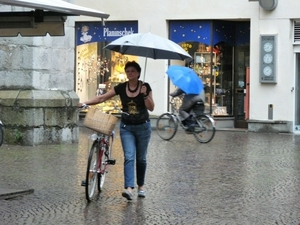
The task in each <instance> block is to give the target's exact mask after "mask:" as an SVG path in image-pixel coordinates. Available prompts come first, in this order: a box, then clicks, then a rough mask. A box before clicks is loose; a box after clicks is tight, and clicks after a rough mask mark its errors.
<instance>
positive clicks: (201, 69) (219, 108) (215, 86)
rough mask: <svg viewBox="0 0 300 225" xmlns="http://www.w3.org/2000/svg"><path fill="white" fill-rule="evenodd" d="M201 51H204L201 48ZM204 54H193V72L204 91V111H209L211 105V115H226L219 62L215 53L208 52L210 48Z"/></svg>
mask: <svg viewBox="0 0 300 225" xmlns="http://www.w3.org/2000/svg"><path fill="white" fill-rule="evenodd" d="M201 50H204V48H203V47H202V48H201ZM205 50H206V51H204V52H195V53H194V70H195V72H196V73H197V74H198V76H199V77H200V79H201V80H202V82H203V84H204V90H205V111H206V112H209V111H210V104H211V105H212V114H213V115H228V114H227V109H226V106H223V98H224V95H225V93H226V91H225V90H224V89H222V84H221V79H219V75H220V62H219V60H218V57H217V54H216V52H212V53H211V52H210V50H211V49H210V47H206V48H205Z"/></svg>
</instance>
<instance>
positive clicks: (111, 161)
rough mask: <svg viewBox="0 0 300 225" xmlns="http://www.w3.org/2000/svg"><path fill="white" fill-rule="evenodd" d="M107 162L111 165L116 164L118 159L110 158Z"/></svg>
mask: <svg viewBox="0 0 300 225" xmlns="http://www.w3.org/2000/svg"><path fill="white" fill-rule="evenodd" d="M107 164H109V165H115V164H116V160H115V159H108V160H107Z"/></svg>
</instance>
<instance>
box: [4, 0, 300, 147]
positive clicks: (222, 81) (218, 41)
mask: <svg viewBox="0 0 300 225" xmlns="http://www.w3.org/2000/svg"><path fill="white" fill-rule="evenodd" d="M272 1H273V0H260V1H257V0H245V1H240V0H228V1H205V0H197V1H196V0H189V1H171V0H165V1H151V2H141V3H137V2H136V1H132V0H128V1H126V2H120V1H117V0H111V1H109V2H104V1H102V0H100V1H95V0H74V1H68V2H72V3H74V4H77V5H81V6H85V7H89V8H93V9H97V10H101V11H105V12H107V13H109V14H110V17H109V18H108V19H107V20H106V22H105V24H103V23H102V21H101V19H100V18H99V19H98V18H94V17H84V16H81V17H75V18H74V17H71V18H68V20H67V22H66V23H65V36H64V37H49V36H46V37H35V38H22V37H16V38H1V39H0V50H1V51H2V53H3V54H1V58H2V60H1V63H0V67H1V70H0V80H1V81H0V87H1V90H0V105H1V107H0V110H1V117H2V118H1V119H2V120H3V121H4V122H8V123H7V125H8V126H7V127H6V128H7V129H11V132H10V134H11V137H6V140H7V141H8V139H9V140H17V139H19V141H20V142H21V143H23V144H49V143H61V142H74V141H76V138H77V136H78V128H77V126H76V120H77V116H76V115H77V111H76V110H77V109H76V104H77V102H78V101H85V100H86V99H88V98H90V97H92V96H94V95H95V94H101V93H103V92H105V91H107V89H109V88H112V87H113V85H116V84H117V83H119V82H123V81H125V79H126V77H125V75H124V73H123V67H124V63H126V61H128V60H136V61H138V62H139V63H140V65H141V66H142V68H143V69H144V68H146V71H145V81H146V82H148V83H150V85H151V87H152V89H153V96H154V101H155V105H156V106H155V110H154V111H153V112H151V116H153V117H156V116H159V115H160V114H162V113H163V112H165V111H167V110H168V109H169V97H168V93H169V92H170V91H172V90H173V89H174V86H173V85H172V84H171V83H170V82H169V80H168V77H167V75H166V73H165V72H166V71H167V68H168V66H169V65H173V64H179V65H183V66H189V67H191V68H193V69H194V70H195V72H196V73H197V74H198V76H199V77H200V78H201V79H202V81H203V82H204V84H205V92H206V103H205V104H206V111H207V112H208V113H210V114H212V115H213V116H214V118H215V120H216V125H217V128H223V127H224V128H247V129H248V130H249V131H257V132H266V131H267V132H293V133H298V132H300V115H299V110H300V100H299V97H298V96H299V86H300V79H299V76H300V75H299V74H300V69H299V68H300V66H299V63H300V55H299V53H300V45H299V43H300V35H299V25H300V22H299V21H300V16H299V13H298V11H297V9H298V8H299V7H300V2H297V1H294V0H285V1H282V0H274V2H273V3H272ZM263 4H266V5H265V6H264V5H263ZM270 4H271V5H270ZM262 6H264V7H262ZM3 8H5V9H6V8H7V7H5V6H0V9H1V10H2V9H3ZM11 10H15V8H13V9H12V8H11ZM147 32H151V33H153V34H157V35H159V36H162V37H165V38H168V39H170V40H172V41H174V42H176V43H178V44H179V45H181V46H182V47H183V48H184V49H185V50H186V51H187V52H189V54H190V55H191V56H192V57H193V59H192V60H190V61H177V60H152V59H147V64H145V62H146V59H145V58H143V57H136V56H128V55H126V56H123V55H120V54H117V53H115V52H110V51H108V50H104V49H103V47H104V46H105V45H106V44H108V43H109V42H111V41H113V40H114V39H116V38H118V37H120V36H123V35H127V34H131V33H147ZM116 104H119V100H118V98H115V99H112V100H111V101H109V102H107V103H106V104H102V105H101V106H102V107H103V110H109V109H111V108H112V107H114V106H115V105H116ZM22 141H23V142H22ZM9 142H10V141H9Z"/></svg>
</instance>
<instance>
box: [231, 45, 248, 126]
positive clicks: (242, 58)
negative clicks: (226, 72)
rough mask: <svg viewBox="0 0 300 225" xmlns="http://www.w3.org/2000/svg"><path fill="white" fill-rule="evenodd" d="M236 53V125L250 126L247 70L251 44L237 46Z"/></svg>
mask: <svg viewBox="0 0 300 225" xmlns="http://www.w3.org/2000/svg"><path fill="white" fill-rule="evenodd" d="M234 55H235V57H234V58H235V60H234V62H235V63H234V126H235V128H248V124H247V121H246V119H247V118H246V116H247V115H246V110H247V102H246V101H247V98H246V85H247V80H246V72H247V67H249V46H241V47H239V46H238V47H236V49H235V54H234Z"/></svg>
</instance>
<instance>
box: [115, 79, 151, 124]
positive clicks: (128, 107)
mask: <svg viewBox="0 0 300 225" xmlns="http://www.w3.org/2000/svg"><path fill="white" fill-rule="evenodd" d="M127 83H128V82H124V83H120V84H118V85H117V86H115V87H114V89H115V92H116V94H117V95H119V96H120V98H121V102H122V111H123V112H127V113H129V115H125V114H122V122H123V123H124V124H128V125H138V124H143V123H145V122H149V121H150V120H149V112H148V109H147V107H146V105H145V101H144V94H142V93H139V94H138V95H137V96H136V97H133V98H132V97H128V96H127V94H126V85H127ZM143 85H145V86H146V88H147V95H148V94H149V92H150V91H152V89H151V87H150V85H149V84H148V83H143Z"/></svg>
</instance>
